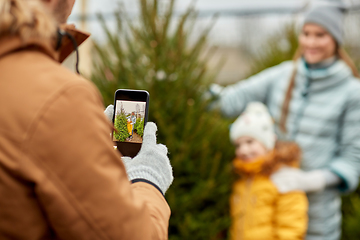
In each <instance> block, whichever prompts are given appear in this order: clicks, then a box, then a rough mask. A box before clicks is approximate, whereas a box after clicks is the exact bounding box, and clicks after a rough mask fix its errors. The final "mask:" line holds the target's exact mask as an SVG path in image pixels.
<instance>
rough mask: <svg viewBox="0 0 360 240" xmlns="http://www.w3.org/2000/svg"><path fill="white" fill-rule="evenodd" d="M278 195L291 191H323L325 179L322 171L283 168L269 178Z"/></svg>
mask: <svg viewBox="0 0 360 240" xmlns="http://www.w3.org/2000/svg"><path fill="white" fill-rule="evenodd" d="M270 179H271V181H272V182H273V183H274V184H275V186H276V187H277V189H278V190H279V192H280V193H287V192H291V191H304V192H319V191H322V190H324V189H325V186H326V179H325V174H324V172H323V171H322V170H313V171H310V172H305V171H302V170H300V169H297V168H292V167H283V168H281V169H280V170H279V171H277V172H275V173H273V174H272V175H271V176H270Z"/></svg>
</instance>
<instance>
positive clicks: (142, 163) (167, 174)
mask: <svg viewBox="0 0 360 240" xmlns="http://www.w3.org/2000/svg"><path fill="white" fill-rule="evenodd" d="M156 131H157V127H156V124H155V123H152V122H148V123H147V124H146V126H145V129H144V136H143V143H142V146H141V149H140V151H139V153H138V154H137V155H136V156H135V157H134V158H133V159H131V158H128V157H123V162H124V164H125V168H126V172H127V174H128V177H129V180H131V181H133V180H138V179H145V180H147V181H149V182H151V183H153V184H155V185H156V186H158V187H159V188H160V190H161V192H162V193H163V194H165V192H166V191H167V189H168V188H169V186H170V185H171V183H172V181H173V179H174V177H173V173H172V167H171V164H170V160H169V158H168V157H167V153H168V150H167V147H166V146H165V145H163V144H157V143H156Z"/></svg>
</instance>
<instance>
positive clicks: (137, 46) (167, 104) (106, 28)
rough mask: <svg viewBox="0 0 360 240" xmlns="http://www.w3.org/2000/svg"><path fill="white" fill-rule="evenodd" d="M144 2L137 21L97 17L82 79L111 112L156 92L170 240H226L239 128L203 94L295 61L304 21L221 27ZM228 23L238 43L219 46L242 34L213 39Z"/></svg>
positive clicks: (351, 42) (359, 211) (350, 221)
mask: <svg viewBox="0 0 360 240" xmlns="http://www.w3.org/2000/svg"><path fill="white" fill-rule="evenodd" d="M136 2H137V5H136V6H137V10H136V11H137V12H138V14H135V15H134V14H133V12H131V11H130V12H129V11H128V9H126V8H124V7H123V6H122V7H120V8H119V11H118V12H116V13H115V14H111V16H110V15H109V13H107V14H103V15H100V16H98V18H97V19H98V20H96V22H99V23H100V25H101V29H102V30H103V32H102V33H101V34H102V36H103V37H101V38H100V37H98V36H97V34H98V32H96V31H95V33H96V34H95V39H97V41H96V43H94V44H93V50H92V51H91V52H92V56H91V58H89V59H93V64H92V66H91V67H88V68H87V69H91V71H82V72H83V73H85V74H87V75H89V76H91V77H90V78H91V80H92V81H93V82H94V83H95V84H96V85H97V87H98V88H99V90H100V91H101V93H102V95H103V98H104V102H105V105H108V104H111V103H113V98H114V92H115V90H116V89H119V88H132V89H144V90H147V91H148V92H149V93H150V111H149V121H154V122H156V123H157V124H158V128H159V132H158V139H159V142H162V143H164V144H166V145H167V146H168V148H169V152H170V159H171V162H172V164H173V168H174V175H175V181H174V183H173V185H172V186H171V188H170V189H169V191H168V192H167V194H166V198H167V200H168V202H169V204H170V207H171V209H172V216H171V219H170V227H169V238H170V239H173V240H177V239H192V240H193V239H194V240H196V239H227V231H228V227H229V225H230V218H229V210H228V201H229V195H230V191H231V183H232V181H233V175H232V172H231V164H230V163H231V160H232V158H233V157H234V154H233V152H234V148H233V147H232V146H231V144H230V142H229V137H228V134H229V131H228V128H229V124H230V123H231V122H232V120H231V119H230V120H229V119H223V118H222V117H221V116H220V114H219V113H218V112H216V111H209V110H208V109H207V106H208V102H207V101H206V100H204V98H203V96H204V92H205V91H206V89H207V88H208V86H209V84H211V83H213V82H218V83H221V84H229V83H232V82H234V81H238V80H240V79H244V78H246V77H248V76H251V75H253V74H255V73H258V72H260V71H262V70H263V69H265V68H268V67H271V66H274V65H277V64H279V63H281V62H283V61H285V60H290V59H291V58H292V56H293V54H294V52H295V49H296V47H297V32H298V25H297V23H298V22H299V19H301V14H299V13H295V14H294V13H291V14H292V15H290V16H288V17H284V19H285V18H286V19H285V20H284V21H281V24H279V22H276V21H273V25H274V24H278V25H277V26H276V27H275V28H271V29H272V30H271V31H270V32H271V33H270V34H269V33H268V32H269V31H268V30H267V28H268V27H269V26H271V24H272V23H271V21H268V20H267V19H268V18H269V17H266V16H267V15H266V12H265V13H263V14H262V15H261V13H260V14H259V13H257V14H255V15H251V14H250V15H248V14H246V12H245V11H243V13H245V14H243V15H241V14H238V15H237V13H236V12H235V13H234V14H233V13H232V12H231V11H228V12H227V13H225V16H224V15H221V16H222V18H220V19H218V20H216V17H215V16H214V14H213V12H214V11H212V12H211V13H210V14H209V13H207V14H205V15H206V17H204V15H201V13H199V12H198V11H196V10H195V8H194V5H190V6H189V8H188V9H187V10H186V11H182V12H179V11H177V10H176V9H175V3H176V2H179V1H174V0H166V1H161V0H138V1H136ZM164 2H166V4H164ZM211 2H214V1H211ZM268 2H270V1H268ZM287 2H290V1H287ZM292 2H294V1H292ZM299 2H300V1H299ZM249 11H250V10H249ZM254 11H255V10H254ZM250 12H251V11H250ZM255 12H256V11H255ZM232 14H233V15H232ZM275 14H278V13H276V12H275ZM278 15H279V14H278ZM228 16H235V18H237V20H236V21H237V26H238V29H234V30H233V31H234V32H237V33H238V35H239V36H237V37H238V38H235V40H233V42H232V43H230V44H228V45H226V44H224V45H223V46H220V47H219V48H216V47H211V45H214V44H219V42H220V41H224V42H231V41H230V40H228V39H227V38H228V37H229V36H235V35H236V34H235V33H228V32H230V31H229V29H220V28H219V27H218V28H217V29H215V30H216V31H214V27H213V26H214V23H215V22H216V21H219V20H221V21H222V22H223V23H224V22H225V23H231V21H230V20H231V19H230V18H229V19H228V18H227V17H228ZM81 19H82V20H84V18H81ZM109 19H112V21H109ZM269 19H270V18H269ZM359 20H360V18H359V15H358V14H353V15H350V16H348V17H347V20H346V21H347V23H346V26H347V28H346V29H345V30H346V31H345V32H346V34H345V36H346V49H347V50H348V52H349V54H350V55H351V57H352V58H353V59H354V60H355V62H356V64H357V65H358V66H359V65H360V64H359V63H360V51H359V49H360V48H359V47H360V45H359V43H358V39H360V31H354V29H357V28H358V29H360V25H359V24H358V23H360V21H359ZM109 22H111V24H109ZM199 22H200V23H201V24H199ZM225 25H226V24H223V25H222V26H225ZM229 25H231V24H229ZM235 25H236V24H235ZM215 28H216V25H215ZM92 32H94V31H92ZM265 32H267V34H265ZM225 33H227V35H226V34H225ZM231 34H233V35H231ZM99 35H100V34H99ZM221 35H224V36H223V38H222V40H219V39H221ZM97 37H98V38H97ZM80 50H81V48H80ZM83 58H84V57H83ZM83 58H82V59H81V62H83ZM223 60H226V62H225V61H223ZM70 65H73V64H70ZM221 66H223V67H222V68H221ZM359 196H360V190H357V191H356V192H355V193H352V194H351V195H349V196H345V197H344V198H343V217H344V221H343V237H342V239H343V240H355V239H360V231H359V230H358V227H357V225H358V222H359V221H360V197H359Z"/></svg>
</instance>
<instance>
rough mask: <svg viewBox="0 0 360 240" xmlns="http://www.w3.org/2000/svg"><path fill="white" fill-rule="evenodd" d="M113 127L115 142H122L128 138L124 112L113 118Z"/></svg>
mask: <svg viewBox="0 0 360 240" xmlns="http://www.w3.org/2000/svg"><path fill="white" fill-rule="evenodd" d="M114 127H115V129H116V131H114V137H115V139H116V140H118V141H121V142H124V141H125V139H126V138H128V137H129V136H130V134H129V132H128V129H127V119H126V116H125V113H124V112H121V113H119V114H117V115H116V116H115V121H114Z"/></svg>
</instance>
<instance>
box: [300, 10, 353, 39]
mask: <svg viewBox="0 0 360 240" xmlns="http://www.w3.org/2000/svg"><path fill="white" fill-rule="evenodd" d="M346 9H347V8H346V6H345V5H344V4H341V3H327V4H321V5H317V6H315V7H313V8H312V9H310V11H309V12H308V13H307V14H306V16H305V19H304V24H306V23H315V24H318V25H320V26H322V27H323V28H325V29H326V31H328V33H330V34H331V36H333V38H334V39H335V41H336V42H337V43H338V44H339V45H341V44H342V43H343V38H344V36H343V35H344V34H343V22H344V15H345V11H346Z"/></svg>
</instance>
